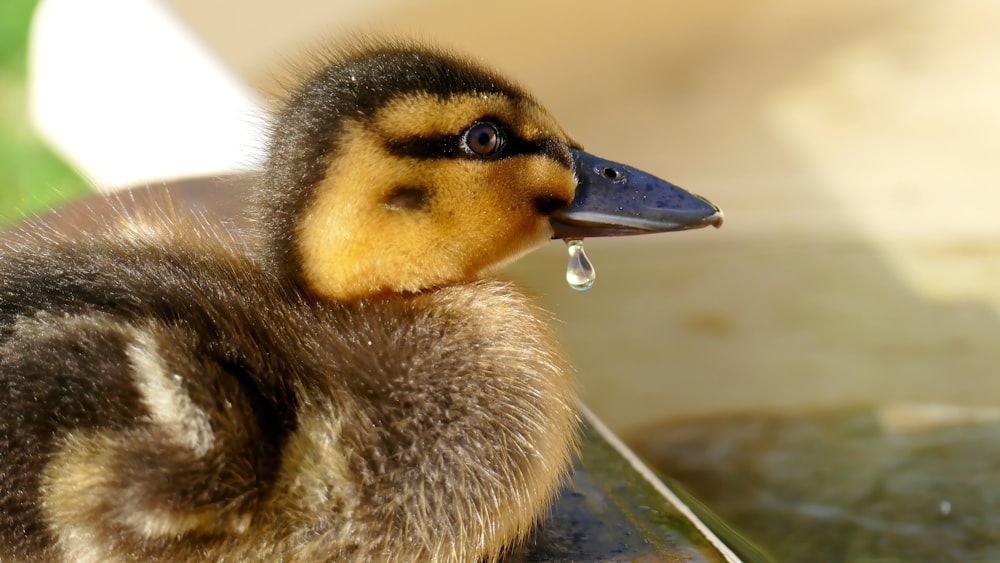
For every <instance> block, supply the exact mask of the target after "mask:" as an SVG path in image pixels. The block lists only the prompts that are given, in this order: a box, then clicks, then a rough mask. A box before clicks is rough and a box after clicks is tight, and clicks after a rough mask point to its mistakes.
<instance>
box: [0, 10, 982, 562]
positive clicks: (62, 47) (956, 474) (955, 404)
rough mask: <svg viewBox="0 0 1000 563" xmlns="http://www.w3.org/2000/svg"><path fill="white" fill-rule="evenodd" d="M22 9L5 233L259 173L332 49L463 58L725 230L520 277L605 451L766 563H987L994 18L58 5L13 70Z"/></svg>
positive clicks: (529, 267)
mask: <svg viewBox="0 0 1000 563" xmlns="http://www.w3.org/2000/svg"><path fill="white" fill-rule="evenodd" d="M34 4H35V2H34V1H33V0H5V1H4V3H3V4H2V6H0V22H2V23H0V26H2V27H0V49H2V50H3V52H2V53H0V57H2V59H0V64H2V65H3V67H2V68H0V96H2V97H0V103H2V104H3V105H2V112H3V115H2V116H0V119H2V121H0V167H2V169H0V174H2V176H0V179H2V180H3V188H2V189H0V204H2V205H3V208H2V209H0V211H2V214H3V215H4V216H7V217H14V216H16V215H17V214H18V213H20V212H23V211H37V210H39V209H41V208H44V207H45V206H47V205H51V202H52V201H53V198H68V197H74V196H76V195H77V194H79V193H82V191H83V190H86V189H87V187H86V186H88V185H92V186H96V187H97V188H100V189H114V188H120V187H123V186H130V185H145V184H150V183H158V182H163V181H169V180H171V179H177V178H185V177H191V176H205V175H209V176H213V175H225V174H231V173H234V172H239V171H240V170H245V169H248V168H253V167H254V165H255V163H256V162H257V158H258V150H259V149H258V147H259V146H260V125H261V124H262V123H263V122H264V120H265V117H266V113H267V110H268V108H270V107H273V105H274V104H275V103H276V102H277V101H278V100H279V99H280V97H281V92H282V91H283V89H282V85H283V84H287V83H289V82H290V81H292V80H294V74H295V70H294V69H295V68H296V63H297V61H301V60H304V59H306V58H308V53H310V52H315V51H316V50H317V49H320V48H322V46H323V45H325V44H327V43H328V42H330V41H337V40H338V39H340V40H343V37H345V36H350V35H351V34H356V33H358V32H359V31H360V32H376V33H389V34H402V35H404V36H407V37H416V38H420V39H428V40H432V41H434V42H436V43H439V44H441V45H444V46H448V47H454V48H455V49H456V50H458V51H461V52H465V53H468V54H471V55H473V56H475V57H478V58H481V59H483V60H485V61H487V62H489V63H490V64H492V65H494V66H496V67H498V68H500V69H502V70H504V71H506V72H507V73H508V74H510V75H513V76H514V77H516V78H517V79H518V80H519V81H520V82H521V83H522V84H524V85H525V86H526V87H527V88H528V89H529V90H531V91H532V92H534V93H535V95H536V96H537V97H538V98H539V99H540V100H541V101H542V102H543V103H544V104H545V105H546V106H547V107H548V108H549V109H550V110H551V111H552V113H553V114H554V115H556V117H557V118H559V119H560V120H561V122H562V124H563V125H564V126H565V128H566V129H567V131H569V132H570V133H571V134H572V135H573V136H574V137H575V138H577V139H578V140H579V141H581V142H582V143H583V144H584V145H585V146H586V148H587V149H588V150H589V151H591V152H593V153H596V154H600V155H602V156H606V157H608V158H613V159H616V160H620V161H623V162H627V163H629V164H632V165H635V166H637V167H639V168H643V169H645V170H648V171H650V172H652V173H655V174H657V175H659V176H662V177H664V178H666V179H668V180H671V181H673V182H674V183H677V184H678V185H681V186H683V187H685V188H687V189H690V190H692V191H695V192H697V193H700V194H702V195H704V196H706V197H708V198H709V199H711V200H712V201H713V202H715V203H716V204H718V205H720V206H721V207H722V208H723V209H724V210H725V212H726V217H727V221H726V224H725V227H724V228H723V229H721V230H718V231H716V230H702V231H693V232H684V233H677V234H668V235H660V236H654V237H638V238H632V239H619V240H608V239H600V240H589V241H587V243H586V246H587V251H588V254H589V256H590V258H591V259H592V261H593V262H594V264H595V266H596V268H597V270H598V280H597V283H596V285H595V286H594V288H593V289H592V290H591V291H589V292H586V293H576V292H573V291H571V290H570V289H569V288H568V287H567V285H566V283H565V281H564V277H563V274H564V269H565V265H566V260H567V257H566V250H565V248H564V246H563V245H562V244H561V243H557V242H553V243H551V244H550V245H549V246H547V247H545V248H544V249H542V250H541V251H539V252H536V253H534V254H532V255H531V256H529V257H528V258H527V259H525V260H522V261H520V262H519V263H517V264H515V265H514V266H512V267H511V268H510V269H509V270H508V272H507V275H509V276H510V277H512V278H515V279H517V280H519V281H521V282H522V283H523V284H524V285H525V286H526V287H527V288H529V289H530V291H532V292H534V293H535V294H537V295H538V296H539V298H540V299H541V301H542V302H543V303H544V304H545V306H547V307H548V308H549V309H550V310H552V311H554V312H555V314H556V316H557V317H558V318H559V319H560V324H559V330H560V332H561V333H562V335H563V337H564V342H565V344H566V347H567V349H568V351H569V355H570V357H571V358H572V360H573V363H574V365H575V366H576V368H577V371H578V373H579V378H580V381H581V389H582V393H583V396H584V399H585V401H586V402H587V403H588V405H589V406H590V407H591V408H592V409H593V410H594V411H595V412H596V413H597V414H598V415H599V416H600V417H601V418H602V419H603V420H604V421H605V422H606V423H607V424H608V425H609V426H610V427H611V428H612V429H613V430H615V431H616V432H618V433H619V434H620V435H622V436H623V437H624V438H625V439H626V440H627V441H629V442H630V443H631V444H632V445H633V446H634V447H636V448H637V449H638V450H639V452H640V453H641V454H643V455H644V456H646V457H647V459H649V460H650V461H652V462H653V463H654V464H655V465H656V466H657V468H658V469H660V470H661V471H663V472H664V473H666V474H668V475H672V476H674V477H676V478H679V479H681V480H682V481H683V482H684V483H685V484H686V485H687V486H689V487H690V488H691V489H692V490H693V491H694V492H695V493H696V494H697V495H698V496H700V497H701V498H702V499H703V500H705V501H706V502H707V503H708V504H709V505H710V506H711V507H712V508H715V509H716V510H717V511H718V512H719V513H720V514H722V516H723V517H724V518H728V519H730V520H731V521H732V522H734V523H735V524H736V525H737V527H741V528H742V529H743V530H744V531H746V532H747V534H748V536H750V537H751V539H755V540H757V541H760V542H761V543H762V544H763V545H765V547H768V548H769V549H771V550H772V551H773V552H774V553H775V554H776V555H778V556H780V557H781V558H787V559H789V560H806V559H807V558H808V560H821V559H815V558H812V557H813V556H816V555H817V554H825V555H829V560H857V559H864V558H875V557H883V558H885V557H890V558H891V557H896V556H899V557H903V558H909V559H912V558H926V559H934V560H952V559H954V560H960V559H963V558H966V557H972V556H975V557H979V558H987V557H995V558H998V559H1000V549H995V548H993V546H994V545H997V544H998V543H1000V538H996V537H994V536H993V535H992V534H995V533H997V532H993V531H992V530H1000V526H998V525H997V524H1000V522H996V520H997V519H998V516H997V514H998V513H1000V511H998V510H996V509H997V508H1000V488H998V486H997V485H1000V479H998V478H997V475H998V473H997V467H998V463H997V462H1000V455H998V451H994V450H996V447H995V446H994V445H993V444H994V443H995V442H997V441H996V440H994V439H993V438H994V437H995V436H996V432H995V430H996V424H997V421H1000V377H997V376H996V372H997V371H998V367H997V366H1000V345H998V343H1000V317H998V312H1000V220H998V219H997V218H996V215H997V214H998V213H1000V190H998V189H997V186H996V185H995V184H996V182H997V179H998V177H1000V158H998V157H997V154H998V152H1000V102H998V100H1000V65H998V64H997V61H998V60H1000V35H998V34H997V32H996V30H997V29H1000V5H997V4H993V3H989V2H981V1H964V0H957V1H952V2H947V3H945V2H912V1H903V0H875V1H867V2H835V1H833V0H818V1H816V2H809V3H802V2H795V1H793V0H763V1H760V2H754V3H743V2H734V1H732V0H705V1H702V2H697V3H692V2H681V1H667V2H652V1H649V2H639V1H634V2H632V1H618V2H603V1H596V0H588V1H581V2H573V3H569V2H559V3H543V2H537V1H531V2H529V1H527V0H513V1H509V2H504V3H486V4H479V3H468V2H462V1H458V0H434V1H421V2H415V1H408V0H382V1H379V2H360V1H356V2H327V1H321V0H287V1H285V2H281V3H278V2H264V1H247V0H214V1H213V2H199V1H196V0H131V1H126V0H92V1H91V2H87V3H79V2H75V1H74V0H45V1H44V2H43V3H42V5H41V7H40V8H39V11H38V13H37V14H36V18H35V27H34V29H33V30H32V33H31V49H30V51H31V57H30V60H31V65H30V67H29V65H27V64H26V63H25V61H26V60H27V59H25V53H26V50H25V49H26V47H25V46H26V45H27V44H28V43H27V37H28V27H27V26H28V21H29V14H30V13H31V10H32V8H33V7H34ZM3 12H8V13H3ZM26 81H30V85H31V88H30V90H31V96H30V104H29V97H28V96H27V95H26V94H25V92H26V91H27V90H26V89H25V85H26V84H28V82H26ZM29 107H30V111H29V110H28V108H29ZM29 114H30V115H31V116H32V118H33V123H34V129H31V128H29V126H28V120H27V117H26V116H27V115H29ZM33 135H38V136H39V137H40V138H43V139H45V141H46V142H47V146H49V147H52V149H53V150H54V151H55V152H56V153H57V154H58V155H60V158H61V159H63V160H64V161H66V162H68V163H70V165H71V166H72V168H73V169H75V170H77V171H78V172H79V174H80V177H83V178H86V179H87V180H86V181H83V180H79V179H74V176H73V175H72V173H70V172H69V171H68V170H69V169H68V168H66V167H64V166H63V165H61V164H59V163H58V161H56V160H55V159H54V158H52V157H51V156H50V155H47V154H46V152H45V151H46V150H48V149H46V148H45V146H46V145H43V144H42V143H41V142H39V141H38V140H37V138H35V137H33ZM8 188H9V189H8ZM761 515H767V518H761ZM789 537H793V538H794V539H791V540H790V539H788V538H789Z"/></svg>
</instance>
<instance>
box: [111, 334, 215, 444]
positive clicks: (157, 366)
mask: <svg viewBox="0 0 1000 563" xmlns="http://www.w3.org/2000/svg"><path fill="white" fill-rule="evenodd" d="M127 354H128V358H129V363H130V364H131V365H132V370H133V372H134V377H135V383H136V386H137V387H138V389H139V393H140V394H141V395H142V402H143V404H144V405H145V406H146V408H147V409H148V410H149V415H150V418H151V419H152V421H153V422H154V423H155V424H158V425H160V426H161V427H162V428H163V429H164V431H166V433H167V434H168V435H169V436H172V437H173V438H174V440H175V441H176V442H177V443H178V444H180V445H182V446H185V447H188V448H190V449H191V451H193V452H194V453H195V454H197V455H199V456H203V455H205V454H207V453H208V452H209V451H211V449H212V446H213V445H214V442H215V436H214V434H212V426H211V424H210V423H209V419H208V415H207V414H206V413H205V411H203V410H202V409H200V408H198V406H197V405H195V404H194V401H192V400H191V397H190V396H188V394H187V392H186V391H185V390H184V385H183V381H184V379H183V377H182V376H181V375H180V374H177V373H170V370H169V369H168V368H167V365H166V362H164V360H163V358H162V357H161V356H160V355H159V354H158V353H157V347H156V342H155V341H154V340H153V338H152V336H151V335H150V334H149V333H146V332H139V333H138V334H137V335H136V337H135V340H134V341H133V342H132V343H131V344H129V346H128V350H127Z"/></svg>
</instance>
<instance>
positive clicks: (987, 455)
mask: <svg viewBox="0 0 1000 563" xmlns="http://www.w3.org/2000/svg"><path fill="white" fill-rule="evenodd" d="M920 414H921V413H917V416H918V418H919V416H920ZM932 414H933V413H932ZM973 414H976V413H973ZM932 418H934V417H933V416H932ZM937 420H938V421H939V422H940V419H937ZM971 420H980V421H981V420H983V419H982V418H981V417H979V416H972V417H970V418H969V420H967V421H965V422H963V421H961V420H956V419H951V420H949V421H948V422H947V423H945V424H943V425H937V424H926V425H924V424H920V425H915V426H905V427H900V426H898V425H895V424H893V422H892V421H891V420H888V419H887V417H886V412H885V410H884V409H872V408H854V409H841V410H835V411H828V412H823V413H815V414H809V415H744V416H730V417H717V418H713V419H700V420H691V421H687V422H676V423H669V424H665V425H662V426H659V427H656V428H650V431H649V432H646V433H644V434H643V435H642V436H639V437H637V438H636V439H635V441H634V445H635V447H636V448H637V449H638V450H639V452H640V454H641V455H643V456H645V457H646V458H647V459H648V460H650V461H651V462H652V463H653V464H654V465H655V466H656V467H657V468H658V469H659V470H660V471H663V472H664V473H666V474H668V475H671V476H673V477H675V478H676V479H678V480H679V481H680V482H682V483H683V484H684V485H685V486H687V487H688V488H689V489H690V490H691V491H692V492H693V493H694V494H695V495H696V496H698V497H699V498H700V499H701V500H702V501H704V502H705V503H706V504H708V505H709V507H711V508H712V509H714V510H715V511H716V512H717V513H718V514H719V515H720V516H721V517H722V518H723V519H725V520H727V521H729V522H730V523H731V524H733V525H735V526H736V527H737V528H740V529H742V531H743V532H744V533H745V534H746V535H747V536H748V537H749V538H751V539H752V540H753V541H755V542H757V543H759V544H760V545H762V546H763V547H765V548H766V549H768V550H769V551H770V552H771V553H772V554H773V555H774V556H775V557H776V558H777V559H778V560H783V561H816V560H817V559H816V557H817V556H819V555H822V556H823V560H829V561H858V560H873V559H880V558H890V559H891V560H897V559H898V560H906V561H969V560H984V559H989V560H995V559H996V558H1000V472H998V471H996V467H997V464H998V463H1000V439H998V438H1000V424H998V423H997V422H971ZM880 560H881V559H880Z"/></svg>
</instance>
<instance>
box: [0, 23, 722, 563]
mask: <svg viewBox="0 0 1000 563" xmlns="http://www.w3.org/2000/svg"><path fill="white" fill-rule="evenodd" d="M252 215H253V220H254V226H253V229H254V232H253V235H254V236H252V237H250V236H246V233H231V232H227V231H224V230H222V229H220V228H219V227H218V226H212V225H209V224H207V223H206V222H204V221H199V220H197V219H195V218H190V217H183V216H174V215H170V214H155V213H154V214H151V215H150V216H149V217H145V218H144V219H142V220H141V221H140V220H138V219H130V220H129V224H127V225H119V224H116V223H115V222H113V221H112V222H110V223H111V224H110V225H109V226H107V227H105V228H102V229H99V230H97V231H96V232H89V233H87V234H86V236H64V235H57V234H55V233H51V232H48V233H47V232H38V231H33V232H27V231H26V232H23V233H20V234H18V235H17V236H16V237H12V238H10V237H9V238H8V239H7V242H6V243H4V248H3V249H2V253H0V256H2V257H0V377H2V378H3V385H0V405H2V408H3V414H2V415H0V558H2V559H4V560H32V561H46V560H48V561H59V560H62V561H110V560H143V561H155V560H161V561H184V560H218V561H256V560H266V561H280V560H287V561H473V560H496V559H498V558H500V557H502V556H503V555H504V554H505V553H507V552H508V550H509V549H510V547H511V546H514V545H517V543H518V542H519V541H521V540H522V539H523V538H524V537H525V535H526V534H527V533H528V531H529V530H530V529H531V527H532V526H533V525H534V524H535V523H536V522H537V521H538V520H539V519H540V518H542V517H543V516H544V513H545V511H546V508H547V507H548V506H549V504H550V503H551V501H552V499H553V497H554V495H555V494H556V491H557V488H558V486H559V484H560V481H561V479H563V477H564V476H565V475H566V473H567V467H568V465H569V461H570V459H571V456H572V455H573V452H574V441H575V432H576V427H577V423H578V419H577V415H576V410H575V404H576V400H577V397H576V391H575V387H574V383H573V377H572V375H571V371H570V368H569V367H568V365H567V363H566V361H565V359H564V358H563V354H562V352H561V351H560V349H559V347H558V345H557V343H556V340H555V338H554V335H553V333H552V330H551V329H550V328H549V318H548V314H547V313H545V312H543V311H542V310H540V309H539V308H538V307H537V306H536V305H534V304H533V303H532V302H531V300H530V299H529V298H527V297H526V296H524V295H523V294H522V293H521V292H520V291H518V290H517V289H516V288H515V287H514V286H512V285H511V284H509V283H507V282H503V281H498V280H496V279H494V278H493V272H495V271H496V270H497V269H499V268H500V267H502V266H503V265H505V264H507V263H509V262H511V261H512V260H515V259H517V258H518V257H519V256H521V255H523V254H525V253H526V252H529V251H530V250H532V249H534V248H536V247H538V246H540V245H542V244H544V243H545V242H546V241H548V240H550V239H553V238H557V239H558V238H583V237H589V236H611V235H626V234H641V233H649V232H661V231H672V230H681V229H689V228H697V227H702V226H706V225H715V226H718V225H719V224H720V223H721V220H722V214H721V212H720V211H719V209H718V208H717V207H715V206H714V205H712V204H710V203H708V202H707V201H706V200H704V199H702V198H700V197H698V196H695V195H693V194H690V193H688V192H685V191H683V190H681V189H680V188H677V187H676V186H673V185H671V184H669V183H667V182H664V181H662V180H659V179H657V178H654V177H652V176H649V175H647V174H645V173H642V172H640V171H638V170H636V169H634V168H631V167H628V166H625V165H621V164H618V163H615V162H612V161H607V160H604V159H600V158H598V157H596V156H593V155H590V154H588V153H586V152H583V150H582V149H581V148H580V146H579V145H578V144H577V143H576V142H574V141H572V140H571V139H570V138H569V136H568V135H567V134H566V133H565V132H564V131H563V129H562V128H560V126H559V125H558V124H557V123H556V121H555V120H554V119H553V118H552V116H551V115H550V114H549V113H547V112H546V111H545V110H544V109H543V108H542V106H541V105H540V104H539V103H538V102H536V101H535V100H534V99H533V98H532V97H531V96H529V95H528V94H527V93H526V92H525V91H524V90H523V89H522V88H521V87H519V86H517V85H516V84H514V83H513V82H511V81H509V80H508V79H506V78H504V77H502V76H501V75H500V74H498V73H497V72H495V71H493V70H491V69H489V68H487V67H485V66H482V65H481V64H479V63H476V62H472V61H470V60H467V59H465V58H461V57H459V56H456V55H453V54H450V53H447V52H444V51H442V50H440V49H437V48H433V47H426V46H421V45H418V44H412V43H404V42H386V41H382V42H375V41H370V42H367V43H364V44H359V45H355V46H352V47H348V48H344V49H342V50H340V51H338V52H337V53H335V54H334V55H332V56H330V57H328V59H327V60H326V61H325V62H324V64H322V65H320V66H317V68H316V70H315V72H313V73H312V74H311V75H310V76H309V77H308V78H307V79H306V80H304V81H303V83H302V84H301V85H300V87H299V88H298V89H297V90H295V91H294V92H293V93H292V94H291V95H290V96H289V98H288V99H287V101H286V102H285V104H284V107H283V109H281V110H280V111H278V112H277V114H276V116H275V118H274V125H273V127H272V132H271V140H270V144H269V147H268V156H267V157H266V161H265V164H264V166H263V171H262V172H261V174H260V177H259V179H258V180H257V181H256V188H255V203H254V205H253V206H252Z"/></svg>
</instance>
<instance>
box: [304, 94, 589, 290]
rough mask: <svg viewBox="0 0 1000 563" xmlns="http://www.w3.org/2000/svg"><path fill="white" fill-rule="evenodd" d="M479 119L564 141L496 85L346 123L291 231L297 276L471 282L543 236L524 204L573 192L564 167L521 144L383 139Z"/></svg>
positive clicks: (355, 284) (393, 286) (360, 283)
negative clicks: (465, 149)
mask: <svg viewBox="0 0 1000 563" xmlns="http://www.w3.org/2000/svg"><path fill="white" fill-rule="evenodd" d="M481 119H495V120H497V121H499V122H502V123H503V126H504V127H506V128H507V129H508V130H509V131H510V133H511V134H512V135H516V136H517V137H518V138H520V139H522V140H525V141H538V140H544V139H551V138H555V139H558V140H559V141H560V142H562V143H568V141H567V139H566V135H565V133H563V132H562V130H561V129H560V128H559V126H558V125H557V124H556V123H555V121H554V120H553V119H552V117H551V116H549V115H548V114H547V113H546V112H545V111H544V110H542V109H541V108H539V107H538V106H537V105H534V104H533V103H531V102H529V101H526V100H511V99H509V98H507V97H506V96H503V95H500V94H489V95H473V94H469V95H463V96H455V97H452V98H449V99H442V98H440V97H437V96H434V95H429V94H424V95H409V96H405V97H402V98H400V99H398V100H394V101H392V102H390V103H389V104H387V105H386V106H385V107H383V108H381V109H380V110H379V111H378V113H377V114H376V115H375V117H374V119H372V120H371V121H366V122H358V121H352V122H348V123H346V124H345V126H344V128H343V129H342V132H341V135H340V137H339V138H340V140H339V142H338V145H337V150H336V152H335V154H334V157H333V159H332V160H331V162H330V163H329V164H328V166H327V169H326V174H325V178H324V180H323V181H322V182H321V183H320V184H319V185H318V186H317V188H316V191H315V192H314V196H313V200H312V201H311V202H310V205H308V206H307V210H306V211H305V213H304V215H303V217H302V222H301V226H300V231H299V232H298V237H297V241H298V243H297V244H298V246H297V248H296V251H297V252H298V254H299V257H300V260H301V263H302V265H303V272H302V273H303V277H304V279H305V281H306V283H307V284H308V285H309V286H310V287H311V288H312V289H313V290H314V291H316V292H317V293H319V294H321V295H324V296H327V297H331V298H335V299H355V298H360V297H365V296H369V295H374V294H378V293H383V292H417V291H420V290H423V289H429V288H433V287H437V286H441V285H444V284H450V283H458V282H463V281H468V280H472V279H475V278H477V277H480V276H481V275H482V274H483V273H485V272H488V271H490V270H491V269H495V268H497V267H499V266H501V265H503V264H506V263H507V262H509V261H511V260H513V259H516V258H517V257H519V256H521V255H523V254H524V253H526V252H528V251H529V250H531V249H533V248H535V247H537V246H539V245H541V244H542V243H544V242H545V241H547V240H549V239H550V238H551V237H552V232H553V231H552V227H551V225H550V224H549V220H548V217H547V215H546V214H545V213H543V212H542V211H540V210H539V209H538V208H537V207H538V206H537V205H536V201H537V200H539V199H540V198H544V199H549V200H557V201H564V202H569V201H571V200H572V199H573V192H574V189H575V185H576V180H575V178H574V174H573V171H572V170H571V169H569V168H567V167H566V166H565V165H564V164H561V163H559V162H556V161H555V160H554V159H552V158H551V157H547V156H544V155H541V154H532V153H525V154H516V155H511V156H507V157H504V158H497V159H474V158H447V157H440V158H416V157H413V156H407V155H401V154H398V153H394V152H393V151H392V150H391V148H390V147H391V146H392V145H393V143H398V142H402V141H405V140H406V139H412V138H433V137H440V136H443V135H452V136H454V135H461V134H462V133H463V132H464V131H465V130H467V129H468V128H469V127H470V126H471V125H472V124H473V123H475V122H476V121H477V120H481ZM408 198H410V199H413V201H408ZM400 201H401V202H402V204H399V202H400Z"/></svg>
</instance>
